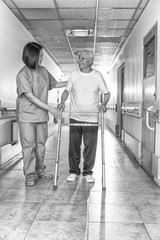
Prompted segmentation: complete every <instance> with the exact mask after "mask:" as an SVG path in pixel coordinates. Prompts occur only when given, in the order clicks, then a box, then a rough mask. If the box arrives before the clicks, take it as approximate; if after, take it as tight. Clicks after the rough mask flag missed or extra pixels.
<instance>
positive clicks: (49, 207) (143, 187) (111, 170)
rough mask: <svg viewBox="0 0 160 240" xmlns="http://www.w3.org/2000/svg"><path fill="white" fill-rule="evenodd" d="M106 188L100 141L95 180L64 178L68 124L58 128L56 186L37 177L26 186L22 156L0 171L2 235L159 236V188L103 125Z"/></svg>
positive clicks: (118, 239)
mask: <svg viewBox="0 0 160 240" xmlns="http://www.w3.org/2000/svg"><path fill="white" fill-rule="evenodd" d="M56 139H57V124H56V125H54V124H50V126H49V137H48V141H47V145H46V147H47V148H46V156H45V163H46V166H47V168H46V170H47V171H48V172H50V173H54V169H55V168H54V165H55V157H56V144H57V141H56ZM105 146H106V149H105V159H106V191H102V184H101V182H102V171H101V144H100V143H99V142H98V149H97V158H96V165H95V168H94V174H93V176H94V177H95V183H94V184H91V183H86V181H85V180H84V179H83V177H82V176H81V177H79V179H78V180H77V181H76V182H67V181H66V178H67V176H68V158H67V154H68V153H67V151H68V127H63V128H62V141H61V151H60V164H59V177H58V187H57V189H56V190H53V180H46V179H38V180H37V182H36V185H35V186H34V187H25V178H24V176H23V161H22V160H19V161H18V160H17V162H15V163H14V164H12V165H10V166H8V167H5V168H4V169H1V170H0V219H1V221H0V239H1V240H15V239H16V240H33V239H34V240H44V239H45V240H122V239H123V240H135V239H136V240H151V239H152V240H159V239H160V231H159V229H160V188H159V187H158V186H157V185H156V183H155V182H154V181H153V179H151V178H150V176H149V175H148V174H147V173H146V172H145V171H144V170H143V169H142V168H141V167H140V165H139V164H137V162H136V161H135V160H133V159H132V158H131V157H130V156H129V155H128V154H127V152H126V151H125V150H124V148H123V147H122V146H121V144H120V141H119V139H118V138H116V137H115V136H114V134H113V133H112V132H111V131H110V130H108V129H105Z"/></svg>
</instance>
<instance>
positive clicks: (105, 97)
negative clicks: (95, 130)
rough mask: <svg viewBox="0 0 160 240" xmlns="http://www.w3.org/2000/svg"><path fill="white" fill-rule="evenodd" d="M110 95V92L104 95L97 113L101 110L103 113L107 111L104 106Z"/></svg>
mask: <svg viewBox="0 0 160 240" xmlns="http://www.w3.org/2000/svg"><path fill="white" fill-rule="evenodd" d="M110 95H111V94H110V92H107V93H106V94H104V99H103V102H102V103H101V105H100V106H99V111H101V109H103V112H106V111H107V108H106V105H107V103H108V101H109V99H110Z"/></svg>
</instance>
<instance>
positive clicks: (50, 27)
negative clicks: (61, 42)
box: [29, 20, 65, 36]
mask: <svg viewBox="0 0 160 240" xmlns="http://www.w3.org/2000/svg"><path fill="white" fill-rule="evenodd" d="M29 23H30V24H31V26H32V28H33V29H36V32H37V33H38V34H39V35H42V36H51V35H52V36H53V33H54V35H56V36H65V33H64V31H63V29H62V26H61V23H60V21H56V20H53V21H49V20H44V21H38V20H35V21H33V20H31V21H29Z"/></svg>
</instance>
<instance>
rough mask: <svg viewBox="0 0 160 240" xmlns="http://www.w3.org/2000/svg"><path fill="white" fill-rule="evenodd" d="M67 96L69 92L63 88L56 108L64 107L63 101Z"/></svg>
mask: <svg viewBox="0 0 160 240" xmlns="http://www.w3.org/2000/svg"><path fill="white" fill-rule="evenodd" d="M68 96H69V92H68V91H67V90H64V92H63V93H62V96H61V103H60V104H58V106H57V108H58V109H59V110H60V109H61V108H62V109H63V110H64V109H65V102H66V100H67V98H68Z"/></svg>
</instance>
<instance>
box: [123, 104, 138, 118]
mask: <svg viewBox="0 0 160 240" xmlns="http://www.w3.org/2000/svg"><path fill="white" fill-rule="evenodd" d="M121 111H122V114H125V115H130V116H134V117H138V118H140V117H142V102H126V103H122V107H121Z"/></svg>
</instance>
